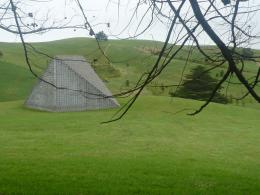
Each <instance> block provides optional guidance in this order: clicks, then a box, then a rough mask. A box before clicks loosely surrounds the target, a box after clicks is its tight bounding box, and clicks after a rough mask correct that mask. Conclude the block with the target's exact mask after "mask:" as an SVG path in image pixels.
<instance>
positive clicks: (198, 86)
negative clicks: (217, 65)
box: [171, 66, 228, 103]
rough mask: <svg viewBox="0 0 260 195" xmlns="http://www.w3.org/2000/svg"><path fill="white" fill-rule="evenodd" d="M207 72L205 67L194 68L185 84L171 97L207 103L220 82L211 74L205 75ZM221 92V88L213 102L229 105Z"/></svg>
mask: <svg viewBox="0 0 260 195" xmlns="http://www.w3.org/2000/svg"><path fill="white" fill-rule="evenodd" d="M205 71H206V68H205V67H203V66H197V67H195V68H193V69H192V72H191V74H188V75H187V76H186V77H185V79H184V84H183V85H182V86H181V87H180V88H178V90H177V91H176V92H175V93H171V95H172V96H177V97H182V98H188V99H195V100H202V101H206V100H207V99H208V98H209V97H210V95H211V93H212V90H214V88H215V87H216V85H217V83H218V80H217V79H215V78H213V77H212V76H211V75H210V73H209V72H207V73H204V72H205ZM203 73H204V74H203ZM220 90H221V88H219V90H218V91H217V92H216V94H215V96H214V98H213V99H212V102H217V103H227V102H228V99H227V98H226V97H225V96H224V95H222V94H221V93H220Z"/></svg>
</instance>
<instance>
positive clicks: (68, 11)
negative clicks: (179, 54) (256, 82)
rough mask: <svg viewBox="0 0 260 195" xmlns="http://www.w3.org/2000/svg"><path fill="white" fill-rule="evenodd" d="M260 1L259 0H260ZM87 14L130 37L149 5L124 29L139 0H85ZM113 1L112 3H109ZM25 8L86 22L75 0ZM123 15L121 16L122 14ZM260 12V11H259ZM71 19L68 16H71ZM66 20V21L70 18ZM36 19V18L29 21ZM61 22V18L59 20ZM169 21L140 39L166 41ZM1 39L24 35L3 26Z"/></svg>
mask: <svg viewBox="0 0 260 195" xmlns="http://www.w3.org/2000/svg"><path fill="white" fill-rule="evenodd" d="M5 1H6V0H0V3H1V2H2V3H3V2H5ZM219 1H220V0H219ZM258 1H259V0H258ZM81 2H82V4H83V7H84V9H85V12H86V14H87V17H88V19H89V21H90V23H91V24H92V25H95V24H99V23H103V24H99V25H96V26H94V27H93V28H94V30H95V32H98V31H100V30H103V31H104V32H105V33H106V34H108V35H110V38H116V37H115V36H111V35H116V34H119V33H120V32H122V33H120V36H119V37H120V38H126V37H129V36H133V35H134V32H135V29H136V26H137V24H138V23H137V22H136V21H138V20H140V18H141V15H143V13H144V12H145V10H146V9H145V8H146V6H147V5H144V6H142V7H140V9H139V11H138V13H137V14H136V16H135V17H134V18H133V23H132V25H131V26H130V27H128V28H126V29H125V30H124V31H122V29H124V27H125V24H128V22H129V20H130V17H131V14H132V13H133V10H134V8H135V7H136V2H137V0H120V7H119V9H118V4H117V2H118V0H111V1H109V0H81ZM108 2H110V3H108ZM251 2H257V0H251ZM23 3H25V5H23V9H24V10H26V12H33V13H34V16H36V17H38V18H41V19H42V18H43V17H46V15H47V14H48V18H50V20H49V23H47V24H46V25H48V24H49V25H50V24H51V22H53V21H62V20H63V22H64V18H65V17H67V18H71V17H72V16H73V20H72V24H83V23H84V21H83V18H82V15H81V13H80V10H79V8H78V7H77V6H76V3H75V0H52V1H49V2H44V1H43V2H41V3H35V2H33V1H32V0H24V1H23ZM118 10H119V12H118ZM118 16H119V17H118ZM258 16H260V14H258ZM150 18H151V16H150V15H148V16H147V17H146V19H145V20H144V22H143V24H147V23H148V22H149V19H150ZM257 18H259V17H255V18H254V19H253V20H252V23H253V24H252V26H255V27H256V31H258V32H260V23H259V22H258V20H257ZM67 20H68V19H67ZM67 20H65V21H67ZM29 22H32V21H28V23H29ZM108 22H109V23H110V24H111V26H110V28H108V27H107V25H105V24H104V23H108ZM58 23H59V24H60V23H61V22H58ZM143 28H145V25H141V26H140V29H143ZM167 28H168V24H162V23H161V22H159V21H155V22H154V23H153V25H152V26H151V28H150V29H149V30H148V31H147V32H145V33H144V34H142V35H141V36H139V37H138V39H150V40H159V41H164V40H165V37H166V34H167ZM87 36H88V32H87V31H86V30H76V31H74V30H73V29H68V30H53V31H51V32H48V33H44V34H40V35H35V34H33V35H27V36H25V39H26V41H29V42H40V41H51V40H57V39H64V38H69V37H87ZM0 41H1V42H14V41H15V42H19V41H20V39H19V37H18V36H17V35H14V34H11V33H8V32H5V31H3V30H1V29H0ZM200 42H201V44H212V42H211V41H210V40H209V39H208V38H207V37H203V38H201V39H200ZM254 47H255V48H259V49H260V44H256V45H255V46H254Z"/></svg>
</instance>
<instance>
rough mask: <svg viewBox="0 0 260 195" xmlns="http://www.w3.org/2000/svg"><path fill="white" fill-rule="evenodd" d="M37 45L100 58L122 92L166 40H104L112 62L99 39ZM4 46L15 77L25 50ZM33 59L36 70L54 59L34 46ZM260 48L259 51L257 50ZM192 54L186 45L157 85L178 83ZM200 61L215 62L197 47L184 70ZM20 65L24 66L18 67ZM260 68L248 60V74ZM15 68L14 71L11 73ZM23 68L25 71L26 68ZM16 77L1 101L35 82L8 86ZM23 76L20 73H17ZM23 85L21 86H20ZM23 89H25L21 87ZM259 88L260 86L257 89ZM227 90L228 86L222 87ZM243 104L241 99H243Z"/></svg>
mask: <svg viewBox="0 0 260 195" xmlns="http://www.w3.org/2000/svg"><path fill="white" fill-rule="evenodd" d="M33 46H34V47H35V48H36V49H37V50H39V51H41V52H44V53H46V54H48V55H50V56H55V55H60V54H67V55H83V56H85V58H86V59H87V60H88V61H89V62H90V63H92V62H93V60H94V59H97V60H98V61H97V62H96V63H95V64H94V63H92V65H93V67H94V68H95V70H96V71H97V72H98V74H99V75H100V76H101V77H102V79H103V80H104V81H106V84H107V85H108V86H109V88H110V89H111V90H112V91H113V92H119V91H120V90H122V89H125V88H127V86H126V83H130V87H131V86H133V85H134V84H135V83H136V81H137V80H138V79H139V77H140V75H141V74H142V73H144V72H146V71H147V70H150V68H151V66H152V65H153V64H154V62H155V60H156V58H157V55H156V54H157V53H158V51H159V50H160V48H161V46H162V43H160V42H153V41H139V40H138V41H137V40H124V41H123V40H120V41H119V40H110V41H107V42H101V47H102V48H103V50H104V51H105V53H106V55H107V56H108V57H109V59H110V60H111V63H108V61H107V59H106V58H105V57H104V56H103V55H102V54H101V52H100V50H99V49H98V46H97V44H96V41H95V40H93V39H87V38H73V39H66V40H59V41H53V42H47V43H35V44H33ZM204 49H207V50H208V52H214V51H215V48H214V47H212V46H205V47H204ZM0 50H1V51H2V52H3V54H4V56H3V57H1V58H0V68H1V72H2V73H3V74H6V75H8V74H13V77H15V75H16V74H18V73H19V74H20V70H21V68H24V69H26V70H27V69H28V68H27V66H26V64H25V61H24V56H23V50H22V48H21V45H19V44H16V43H0ZM29 52H30V54H31V55H30V60H31V62H32V64H33V68H34V70H35V71H36V72H37V73H38V74H41V73H42V71H43V70H44V69H45V68H46V66H47V64H48V62H49V61H50V59H48V58H47V57H46V56H44V55H40V54H36V53H34V52H33V49H30V50H29ZM256 52H258V51H256ZM187 54H188V47H185V48H184V50H183V51H182V52H181V53H180V54H179V55H178V56H177V59H175V60H174V61H173V62H172V63H171V64H170V65H169V66H168V67H167V68H166V69H165V71H164V72H163V73H162V75H161V76H160V77H159V78H158V79H156V80H155V81H154V83H153V85H160V84H165V85H168V84H177V83H178V82H179V80H180V76H181V74H182V71H183V67H184V66H185V58H186V56H187ZM8 64H13V65H16V67H17V70H16V71H14V70H13V69H9V68H7V66H8ZM198 65H203V66H212V65H210V64H207V63H206V62H205V60H204V58H203V57H202V56H201V55H200V54H199V52H198V51H197V50H194V51H193V53H192V55H191V58H190V61H189V63H188V66H187V68H186V70H185V71H184V73H189V72H190V70H191V69H192V68H194V67H195V66H198ZM18 67H19V68H20V69H18ZM256 70H257V65H256V64H255V63H249V62H247V65H246V76H247V77H251V76H253V75H255V72H256ZM221 71H223V69H222V68H219V69H217V70H214V71H213V72H212V73H211V74H212V76H214V77H216V75H218V74H219V73H220V72H221ZM10 72H13V73H10ZM22 72H25V70H24V71H22ZM13 77H6V78H5V80H4V82H3V84H2V85H1V86H0V87H1V88H0V91H1V92H3V93H1V94H0V101H6V100H7V98H6V97H11V96H10V95H9V93H8V92H6V89H7V88H8V90H12V91H14V93H16V94H18V95H15V96H12V98H11V99H10V100H14V99H16V100H19V99H21V98H25V97H26V93H25V92H27V91H30V88H31V85H32V84H29V83H28V84H26V83H27V82H31V81H32V80H31V78H30V79H29V80H30V81H29V80H28V79H27V80H25V81H22V82H21V83H20V84H21V86H20V85H19V84H17V85H12V86H14V87H11V86H10V85H9V86H5V84H8V83H11V82H13V81H11V80H12V79H13ZM17 77H20V75H17ZM231 81H234V82H236V81H237V80H236V79H235V78H232V79H231ZM23 82H25V84H24V83H23ZM18 86H19V87H18ZM17 88H19V89H23V90H22V91H23V92H20V91H18V90H17ZM173 90H174V88H166V89H164V91H161V90H160V88H159V89H158V88H152V87H150V88H147V89H146V91H145V94H148V95H164V96H168V94H169V91H173ZM257 90H258V91H259V89H257ZM229 91H230V93H229V94H228V96H230V95H233V96H240V95H241V94H244V92H245V91H246V90H245V89H244V88H243V87H240V86H239V85H234V86H229ZM222 92H223V93H225V88H224V89H223V91H222ZM239 104H241V103H239ZM243 104H246V105H247V106H251V107H255V106H258V104H255V103H254V100H253V99H252V98H247V99H246V100H245V101H244V102H243Z"/></svg>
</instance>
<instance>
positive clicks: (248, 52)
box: [242, 48, 254, 60]
mask: <svg viewBox="0 0 260 195" xmlns="http://www.w3.org/2000/svg"><path fill="white" fill-rule="evenodd" d="M242 56H243V58H244V59H245V60H247V59H250V58H252V57H253V56H254V52H253V50H252V49H251V48H243V49H242Z"/></svg>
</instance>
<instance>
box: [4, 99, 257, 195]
mask: <svg viewBox="0 0 260 195" xmlns="http://www.w3.org/2000/svg"><path fill="white" fill-rule="evenodd" d="M22 103H23V102H21V101H15V102H8V103H0V124H1V125H0V144H1V147H0V156H1V158H0V172H1V175H0V193H3V194H5V193H7V194H8V193H18V194H30V193H32V194H33V193H37V194H54V193H57V194H58V193H67V194H86V193H90V194H136V193H138V194H259V193H260V174H259V173H260V155H259V154H260V145H259V140H260V131H259V129H260V124H259V115H260V111H259V110H257V109H251V108H242V107H239V106H224V105H218V104H211V105H210V107H209V108H208V109H207V110H206V111H205V112H203V113H202V114H200V115H198V116H196V117H189V116H187V115H186V113H187V112H188V111H185V112H181V113H178V114H174V113H175V112H177V111H179V110H181V109H183V108H184V107H190V108H195V107H197V106H198V105H200V102H197V101H189V100H182V99H174V100H172V99H170V98H166V97H151V96H150V97H149V96H148V97H142V98H141V99H140V100H139V101H138V103H137V104H136V106H135V107H134V109H133V110H132V111H131V112H130V113H129V114H128V115H127V116H126V118H124V119H123V120H121V121H119V122H117V123H112V124H107V125H101V124H100V122H102V121H104V120H107V119H109V118H110V117H111V116H112V114H113V113H114V110H110V111H94V112H81V113H46V112H37V111H32V110H27V109H25V108H23V106H22Z"/></svg>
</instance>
